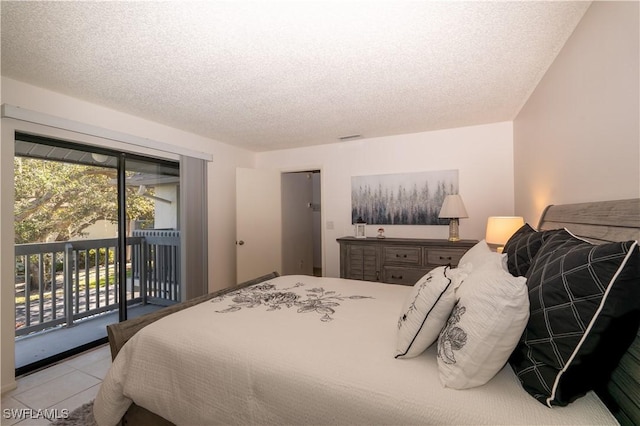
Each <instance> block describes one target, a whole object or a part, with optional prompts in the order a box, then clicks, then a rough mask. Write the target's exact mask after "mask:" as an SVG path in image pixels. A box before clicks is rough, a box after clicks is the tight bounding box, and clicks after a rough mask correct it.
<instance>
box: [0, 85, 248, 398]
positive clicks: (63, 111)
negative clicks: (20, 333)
mask: <svg viewBox="0 0 640 426" xmlns="http://www.w3.org/2000/svg"><path fill="white" fill-rule="evenodd" d="M0 102H1V103H7V104H10V105H15V106H19V107H22V108H26V109H29V110H33V111H37V112H41V113H46V114H50V115H54V116H57V117H61V118H65V119H69V120H74V121H78V122H82V123H86V124H90V125H94V126H99V127H103V128H106V129H110V130H115V131H118V132H122V133H128V134H130V135H135V136H138V137H143V138H147V139H151V140H155V141H158V142H164V143H169V144H174V145H177V146H181V147H184V148H187V149H190V150H193V151H200V152H205V153H210V154H212V155H213V161H212V162H211V163H209V166H208V182H207V191H208V202H209V217H208V222H209V224H210V226H209V235H208V236H209V247H208V249H209V253H208V256H209V290H216V289H219V288H224V287H226V286H228V285H231V284H235V282H236V277H235V274H236V272H235V169H236V167H253V166H254V155H255V154H254V153H252V152H250V151H246V150H243V149H238V148H235V147H232V146H230V145H226V144H223V143H221V142H218V141H215V140H212V139H207V138H204V137H202V136H198V135H195V134H192V133H188V132H185V131H182V130H179V129H175V128H171V127H168V126H165V125H162V124H159V123H155V122H152V121H148V120H144V119H141V118H138V117H135V116H132V115H129V114H125V113H122V112H118V111H115V110H112V109H109V108H105V107H102V106H99V105H95V104H91V103H89V102H85V101H82V100H79V99H75V98H72V97H69V96H65V95H62V94H59V93H55V92H52V91H49V90H44V89H41V88H38V87H35V86H32V85H28V84H24V83H21V82H18V81H16V80H12V79H8V78H5V77H2V92H1V99H0ZM13 124H15V123H12V125H13ZM17 126H18V127H19V126H21V124H20V123H18V124H17ZM7 127H8V126H7V125H6V123H3V139H2V150H1V152H2V157H1V158H0V172H1V174H0V178H1V179H2V181H1V182H0V191H1V192H0V198H1V199H2V214H1V215H0V232H1V235H2V240H4V241H7V240H8V243H6V244H3V247H2V251H1V254H2V272H1V273H2V275H0V290H1V292H2V293H1V294H2V297H1V299H2V305H1V308H2V310H1V311H0V318H1V320H2V329H1V331H2V335H1V336H0V342H1V347H2V349H1V355H2V369H1V372H2V390H3V391H4V390H6V389H7V387H10V386H12V384H13V383H14V378H13V369H14V356H13V351H14V341H13V339H14V336H13V333H14V327H13V324H14V320H13V315H14V313H13V309H14V308H13V302H12V300H13V273H12V271H13V268H12V266H11V265H12V263H13V260H12V258H13V255H12V253H13V245H12V241H13V209H12V207H13V206H12V203H11V202H10V200H12V199H13V191H12V189H13V147H12V144H11V143H8V142H7V141H8V140H12V137H11V134H7V133H8V132H6V131H5V128H7ZM71 140H77V139H71ZM112 146H113V147H114V148H116V149H122V146H119V145H118V144H113V145H112ZM9 148H10V149H9ZM129 148H130V147H129ZM134 151H139V152H141V153H145V152H147V151H145V150H144V149H142V150H137V149H136V150H134ZM7 201H9V202H7ZM9 236H10V238H7V237H9ZM7 244H8V245H7ZM5 246H6V247H5Z"/></svg>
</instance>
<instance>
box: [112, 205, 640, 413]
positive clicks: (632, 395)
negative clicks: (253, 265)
mask: <svg viewBox="0 0 640 426" xmlns="http://www.w3.org/2000/svg"><path fill="white" fill-rule="evenodd" d="M558 228H567V229H568V230H570V231H571V232H572V233H573V234H575V235H577V236H579V237H582V238H585V239H588V240H590V241H593V242H594V243H604V242H610V241H626V240H638V241H640V199H630V200H617V201H599V202H592V203H580V204H565V205H556V206H554V205H551V206H548V207H547V208H546V209H545V210H544V212H543V213H542V216H541V218H540V222H539V225H538V229H540V230H548V229H558ZM276 276H278V274H277V273H275V272H274V273H272V274H269V275H265V276H263V277H260V278H256V279H255V280H251V281H248V282H246V283H242V284H240V285H238V286H236V287H232V288H229V289H225V290H221V291H218V292H215V293H211V294H207V295H205V296H201V297H199V298H197V299H193V300H189V301H187V302H183V303H180V304H177V305H173V306H170V307H168V308H165V309H162V310H160V311H157V312H153V313H151V314H147V315H143V316H141V317H139V318H135V319H132V320H128V321H125V322H122V323H119V324H113V325H110V326H108V327H107V331H108V335H109V344H110V346H111V356H112V358H115V356H116V355H117V353H118V351H119V350H120V349H121V348H122V346H123V345H124V344H125V343H126V341H127V340H129V339H130V338H131V337H132V336H133V335H134V334H135V333H136V332H138V331H139V330H140V329H141V328H143V327H144V326H146V325H147V324H150V323H152V322H154V321H157V320H158V319H160V318H162V317H164V316H166V315H168V314H170V313H173V312H176V311H179V310H181V309H184V308H187V307H189V306H193V305H195V304H197V303H200V302H203V301H205V300H209V299H211V298H213V297H216V296H219V295H222V294H225V293H228V292H231V291H234V290H237V289H238V288H242V287H246V286H249V285H253V284H256V283H259V282H262V281H265V280H268V279H271V278H274V277H276ZM638 285H640V283H638ZM597 393H598V395H599V396H600V398H601V399H602V400H603V401H604V402H605V404H607V406H608V407H609V409H610V411H611V412H612V413H613V414H614V415H615V416H616V418H617V419H618V421H619V422H620V424H622V425H640V332H639V334H638V337H636V339H635V341H634V342H633V344H632V345H631V347H630V348H629V350H628V351H627V353H626V354H625V355H624V357H623V358H622V360H621V361H620V364H619V366H618V367H617V368H616V370H615V371H614V372H613V376H612V378H611V380H610V382H609V383H608V384H607V386H606V387H605V388H603V389H598V390H597ZM122 424H123V425H142V426H145V425H158V426H164V425H172V423H170V422H168V421H167V420H165V419H164V418H162V417H159V416H158V415H156V414H154V413H152V412H150V411H148V410H146V409H144V408H142V407H139V406H137V405H135V404H132V405H131V407H130V408H129V410H128V411H127V413H126V414H125V415H124V417H123V418H122Z"/></svg>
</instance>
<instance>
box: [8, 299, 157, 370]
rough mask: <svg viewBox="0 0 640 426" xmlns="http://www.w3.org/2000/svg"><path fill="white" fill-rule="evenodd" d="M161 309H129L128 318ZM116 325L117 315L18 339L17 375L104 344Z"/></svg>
mask: <svg viewBox="0 0 640 426" xmlns="http://www.w3.org/2000/svg"><path fill="white" fill-rule="evenodd" d="M162 307H163V306H158V305H150V304H148V305H135V306H130V307H129V309H128V312H127V314H128V315H127V318H135V317H138V316H140V315H143V314H146V313H148V312H153V311H156V310H158V309H161V308H162ZM117 321H118V312H117V311H115V312H109V313H104V314H102V315H96V316H94V317H91V318H87V319H85V320H82V321H77V322H76V323H75V324H74V326H73V327H57V328H54V329H51V330H47V331H42V332H39V333H34V334H32V335H29V336H24V337H20V338H18V339H16V347H15V354H16V372H17V373H18V374H24V373H26V372H28V371H30V370H34V369H37V368H42V367H44V366H46V365H47V363H49V362H57V361H60V360H61V359H63V358H65V357H66V356H71V355H74V354H75V353H77V352H79V351H81V350H87V349H88V348H90V347H91V346H97V345H99V344H104V343H105V342H106V338H107V329H106V326H107V325H109V324H113V323H115V322H117Z"/></svg>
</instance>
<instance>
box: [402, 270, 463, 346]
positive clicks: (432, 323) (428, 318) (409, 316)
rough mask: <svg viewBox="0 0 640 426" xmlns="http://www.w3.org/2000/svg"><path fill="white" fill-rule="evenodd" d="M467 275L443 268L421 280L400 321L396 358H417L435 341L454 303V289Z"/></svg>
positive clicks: (459, 271)
mask: <svg viewBox="0 0 640 426" xmlns="http://www.w3.org/2000/svg"><path fill="white" fill-rule="evenodd" d="M465 276H466V273H465V272H464V269H459V268H458V269H451V268H449V267H448V266H440V267H438V268H436V269H433V270H432V271H429V272H428V273H427V274H426V275H425V276H423V277H422V278H420V279H419V280H418V282H417V283H416V284H415V285H414V286H413V291H412V292H411V293H410V294H409V297H408V298H407V299H406V301H405V303H404V306H403V308H402V313H401V314H400V318H399V319H398V334H397V339H396V341H397V343H396V353H395V357H396V358H412V357H415V356H418V355H420V354H421V353H422V352H424V350H425V349H427V348H428V347H429V346H431V344H432V343H433V342H435V340H436V339H437V338H438V334H439V333H440V330H442V327H443V326H444V325H445V323H446V322H447V318H449V314H450V313H451V309H453V305H454V304H455V293H454V287H455V286H456V285H457V284H458V282H459V281H460V280H462V279H463V278H464V277H465Z"/></svg>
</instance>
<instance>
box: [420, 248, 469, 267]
mask: <svg viewBox="0 0 640 426" xmlns="http://www.w3.org/2000/svg"><path fill="white" fill-rule="evenodd" d="M465 252H466V249H431V250H428V251H427V264H429V265H449V264H451V266H457V265H458V262H460V259H461V258H462V256H463V255H464V253H465Z"/></svg>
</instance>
